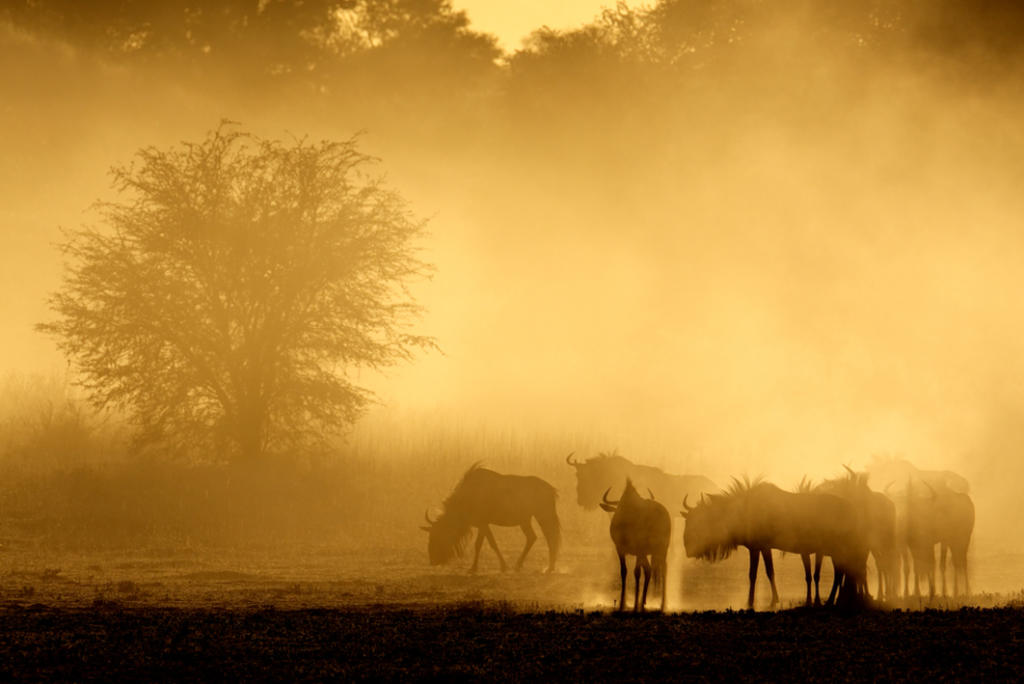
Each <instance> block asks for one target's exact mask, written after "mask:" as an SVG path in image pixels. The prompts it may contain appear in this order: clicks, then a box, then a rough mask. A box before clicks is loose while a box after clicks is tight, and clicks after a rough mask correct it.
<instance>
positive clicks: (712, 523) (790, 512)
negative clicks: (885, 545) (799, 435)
mask: <svg viewBox="0 0 1024 684" xmlns="http://www.w3.org/2000/svg"><path fill="white" fill-rule="evenodd" d="M682 515H683V517H684V518H685V519H686V527H685V529H684V532H683V544H684V546H685V547H686V555H687V556H689V557H691V558H704V559H707V560H711V561H716V560H720V559H723V558H725V557H727V556H728V555H729V554H731V553H732V551H733V550H735V549H736V547H737V546H745V547H747V549H748V550H749V551H750V572H749V578H750V592H749V594H748V596H747V606H748V607H750V608H753V606H754V586H755V583H756V581H757V562H758V558H759V557H764V558H765V570H766V571H767V572H768V579H769V581H770V582H771V585H772V604H773V605H774V604H775V603H777V602H778V591H777V590H776V588H775V577H774V574H775V573H774V568H773V567H772V566H771V563H770V559H771V549H779V550H781V551H787V552H790V553H797V554H801V555H803V554H812V553H820V554H824V555H827V556H831V557H832V562H833V564H834V566H835V569H836V574H837V576H839V578H840V582H841V586H840V589H839V600H840V602H841V603H844V604H847V605H852V604H853V603H854V602H855V601H856V600H857V599H858V598H859V597H860V596H861V594H860V589H861V588H862V587H863V585H864V580H863V578H864V575H865V569H866V563H867V554H868V551H867V541H866V539H865V536H864V532H863V530H862V528H861V526H860V524H859V522H858V520H857V515H856V512H855V511H854V509H853V506H852V505H851V504H850V502H848V501H846V500H844V499H841V498H840V497H837V496H833V495H832V494H822V493H818V492H786V491H783V490H781V489H779V488H778V487H776V486H775V485H773V484H769V483H766V482H754V483H750V482H742V483H741V482H740V481H739V480H734V481H733V485H732V487H730V488H729V490H728V491H727V492H725V493H723V494H714V495H711V496H706V497H704V498H703V499H702V500H701V501H700V502H699V503H698V504H697V505H696V506H689V505H688V504H687V502H686V500H685V499H684V501H683V511H682Z"/></svg>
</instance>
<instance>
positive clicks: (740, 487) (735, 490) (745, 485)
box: [725, 475, 764, 497]
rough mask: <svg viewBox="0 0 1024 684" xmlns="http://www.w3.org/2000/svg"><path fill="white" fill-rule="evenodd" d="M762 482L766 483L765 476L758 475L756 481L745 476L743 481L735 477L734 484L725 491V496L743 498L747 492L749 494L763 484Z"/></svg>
mask: <svg viewBox="0 0 1024 684" xmlns="http://www.w3.org/2000/svg"><path fill="white" fill-rule="evenodd" d="M762 482H764V476H763V475H758V476H757V477H755V478H754V479H750V477H749V476H747V475H744V476H743V479H742V480H740V479H739V478H736V477H734V478H732V484H731V485H729V487H728V488H727V489H726V490H725V496H731V497H736V496H741V495H743V494H746V493H747V492H749V491H750V490H751V489H753V488H754V487H756V486H757V485H759V484H761V483H762Z"/></svg>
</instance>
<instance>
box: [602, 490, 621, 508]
mask: <svg viewBox="0 0 1024 684" xmlns="http://www.w3.org/2000/svg"><path fill="white" fill-rule="evenodd" d="M610 491H612V488H611V487H609V488H608V489H606V490H604V496H602V497H601V501H603V502H605V503H606V504H608V505H609V506H615V505H617V504H618V503H619V502H618V501H609V500H608V492H610Z"/></svg>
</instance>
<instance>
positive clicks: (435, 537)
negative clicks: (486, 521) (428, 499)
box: [427, 511, 472, 565]
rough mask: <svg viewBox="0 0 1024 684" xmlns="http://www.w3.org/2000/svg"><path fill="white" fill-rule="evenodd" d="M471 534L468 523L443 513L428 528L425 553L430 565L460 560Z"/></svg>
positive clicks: (458, 517) (455, 514) (455, 515)
mask: <svg viewBox="0 0 1024 684" xmlns="http://www.w3.org/2000/svg"><path fill="white" fill-rule="evenodd" d="M471 533H472V528H471V526H470V524H469V521H468V520H466V519H465V518H464V517H463V516H460V515H458V514H457V513H454V512H451V511H445V512H444V513H442V514H441V516H440V517H439V518H438V519H437V520H436V521H434V524H433V525H431V527H430V538H429V539H428V541H427V553H428V554H429V556H430V564H431V565H444V564H445V563H447V562H448V561H450V560H452V559H453V558H456V557H458V558H461V557H462V554H463V552H464V551H465V550H466V543H467V542H468V541H469V537H470V535H471Z"/></svg>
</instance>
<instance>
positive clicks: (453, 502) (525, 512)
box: [423, 463, 561, 572]
mask: <svg viewBox="0 0 1024 684" xmlns="http://www.w3.org/2000/svg"><path fill="white" fill-rule="evenodd" d="M556 496H557V495H556V493H555V488H554V487H552V486H551V485H550V484H548V483H547V482H545V481H544V480H542V479H540V478H539V477H533V476H524V475H502V474H501V473H496V472H494V471H493V470H488V469H486V468H481V467H480V464H479V463H476V464H473V465H472V466H471V467H470V468H469V470H467V471H466V474H465V475H463V476H462V480H461V481H460V482H459V484H458V485H457V486H456V487H455V490H454V491H452V493H451V495H449V496H448V498H447V499H445V500H444V510H443V512H442V513H441V515H440V516H439V517H438V518H437V520H431V519H430V516H429V515H427V516H426V517H427V522H428V523H429V525H428V526H426V527H423V529H424V530H426V531H427V532H429V533H430V540H429V542H428V543H427V551H428V553H429V556H430V564H431V565H443V564H444V563H447V562H448V561H450V560H451V559H452V558H454V557H455V556H461V555H462V552H463V550H464V549H465V545H466V542H467V541H468V540H469V536H470V533H471V528H473V527H475V528H477V537H476V549H475V551H474V554H473V566H472V567H471V568H470V572H476V569H477V562H478V561H479V559H480V547H481V546H482V545H483V543H484V540H485V539H486V540H487V542H488V543H489V544H490V545H491V548H492V549H494V553H496V554H497V555H498V562H499V563H500V564H501V570H502V572H504V571H505V570H506V569H507V566H506V565H505V559H504V558H503V557H502V555H501V551H499V550H498V545H497V543H496V542H495V541H494V535H492V534H491V528H490V526H491V525H498V526H499V527H514V526H519V527H521V528H522V530H523V534H525V535H526V546H525V547H523V552H522V553H521V554H520V556H519V560H518V561H516V570H519V569H520V568H522V567H523V561H524V560H525V559H526V554H527V553H529V552H530V548H531V547H532V546H533V543H534V542H535V541H536V540H537V534H536V533H535V532H534V531H533V525H532V524H531V522H530V520H531V518H536V519H537V524H539V525H540V529H541V532H543V533H544V539H545V540H546V541H547V544H548V568H547V572H553V571H554V569H555V560H556V559H557V557H558V548H559V545H560V544H561V526H560V524H559V522H558V513H557V512H556V510H555V499H556Z"/></svg>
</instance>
